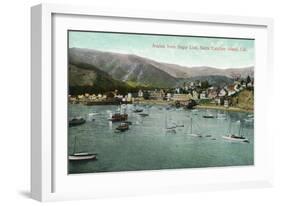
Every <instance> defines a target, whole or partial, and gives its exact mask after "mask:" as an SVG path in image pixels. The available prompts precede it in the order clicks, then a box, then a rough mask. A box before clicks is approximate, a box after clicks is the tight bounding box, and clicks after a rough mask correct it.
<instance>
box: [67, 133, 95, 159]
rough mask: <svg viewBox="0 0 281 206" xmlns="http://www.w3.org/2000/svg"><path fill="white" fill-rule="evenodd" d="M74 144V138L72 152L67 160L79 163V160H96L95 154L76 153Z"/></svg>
mask: <svg viewBox="0 0 281 206" xmlns="http://www.w3.org/2000/svg"><path fill="white" fill-rule="evenodd" d="M76 142H77V137H76V136H75V142H74V152H73V154H72V155H68V160H70V161H79V160H96V159H97V154H94V153H88V152H76Z"/></svg>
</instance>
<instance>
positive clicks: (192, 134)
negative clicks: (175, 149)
mask: <svg viewBox="0 0 281 206" xmlns="http://www.w3.org/2000/svg"><path fill="white" fill-rule="evenodd" d="M187 135H188V136H190V137H202V135H201V134H197V133H193V120H192V117H191V118H190V133H188V134H187Z"/></svg>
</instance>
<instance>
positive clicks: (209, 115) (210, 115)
mask: <svg viewBox="0 0 281 206" xmlns="http://www.w3.org/2000/svg"><path fill="white" fill-rule="evenodd" d="M203 118H206V119H212V118H214V115H212V114H206V115H203Z"/></svg>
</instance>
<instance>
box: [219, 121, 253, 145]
mask: <svg viewBox="0 0 281 206" xmlns="http://www.w3.org/2000/svg"><path fill="white" fill-rule="evenodd" d="M242 129H243V128H242V125H241V123H240V125H239V131H238V134H233V133H231V121H230V122H229V129H228V133H229V134H228V135H224V136H222V138H223V139H226V140H229V141H232V142H245V143H249V142H250V141H249V140H248V139H247V138H246V137H244V136H243V135H242Z"/></svg>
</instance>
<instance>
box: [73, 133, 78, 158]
mask: <svg viewBox="0 0 281 206" xmlns="http://www.w3.org/2000/svg"><path fill="white" fill-rule="evenodd" d="M76 139H77V137H76V136H75V139H74V152H73V153H74V154H75V153H76V141H77V140H76Z"/></svg>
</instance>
